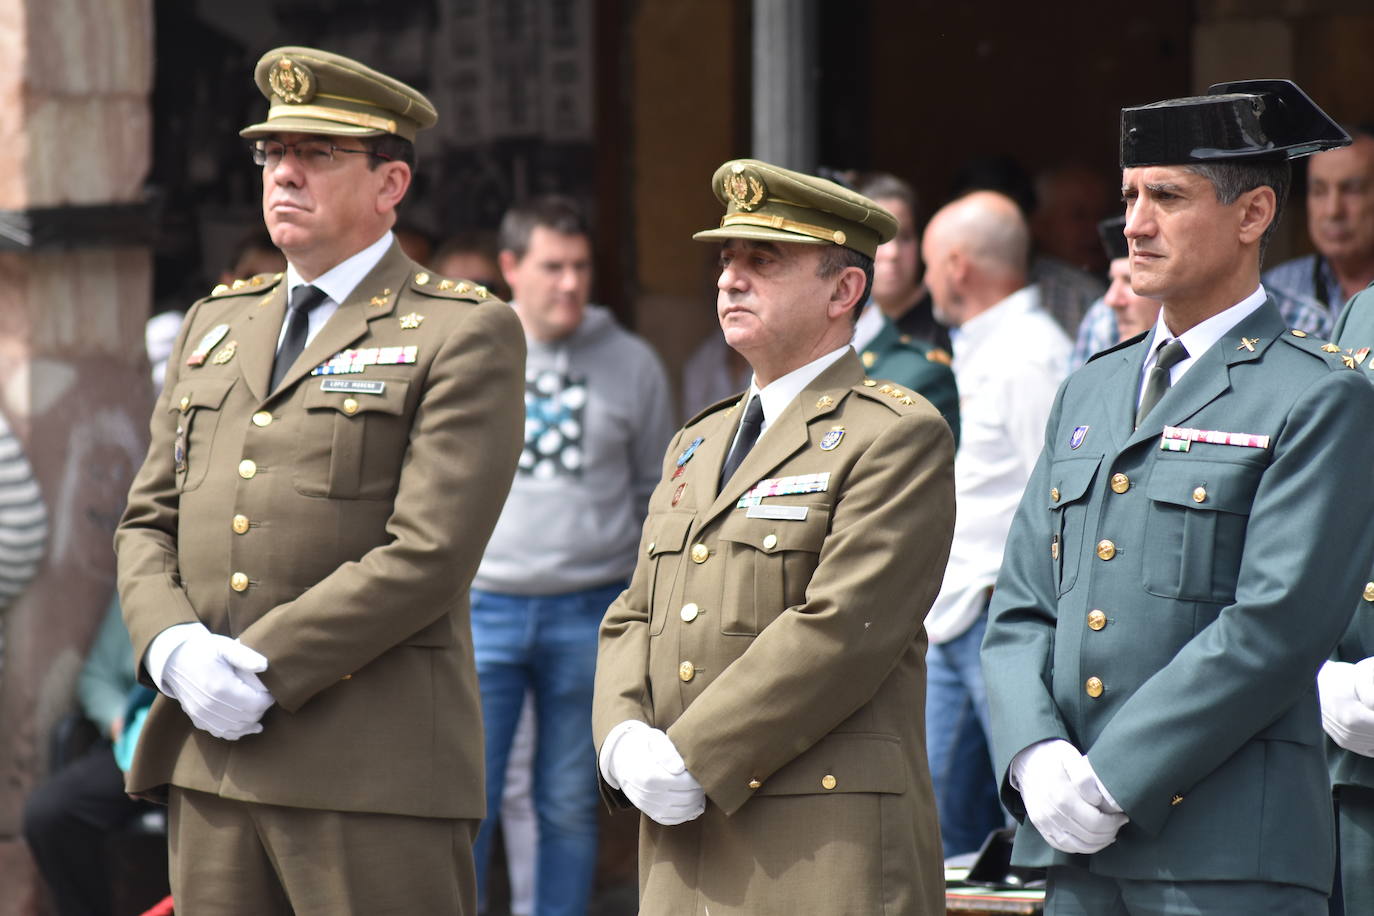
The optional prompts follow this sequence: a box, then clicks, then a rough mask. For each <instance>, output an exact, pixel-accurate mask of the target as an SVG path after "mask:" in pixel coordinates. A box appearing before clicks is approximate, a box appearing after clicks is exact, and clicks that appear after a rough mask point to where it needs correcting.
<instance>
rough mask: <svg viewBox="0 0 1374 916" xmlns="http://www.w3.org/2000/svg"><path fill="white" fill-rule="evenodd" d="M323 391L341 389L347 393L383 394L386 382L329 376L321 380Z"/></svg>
mask: <svg viewBox="0 0 1374 916" xmlns="http://www.w3.org/2000/svg"><path fill="white" fill-rule="evenodd" d="M320 390H321V391H341V392H343V393H345V394H383V393H385V392H386V382H379V381H375V380H365V379H355V378H327V379H325V380H324V381H322V382H320Z"/></svg>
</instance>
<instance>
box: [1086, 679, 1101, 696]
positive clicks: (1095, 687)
mask: <svg viewBox="0 0 1374 916" xmlns="http://www.w3.org/2000/svg"><path fill="white" fill-rule="evenodd" d="M1083 689H1084V690H1086V691H1087V692H1088V696H1090V697H1092V698H1093V699H1094V700H1095V699H1097V698H1098V697H1100V696H1102V678H1100V677H1096V676H1093V677H1090V678H1088V681H1087V683H1086V684H1084V685H1083Z"/></svg>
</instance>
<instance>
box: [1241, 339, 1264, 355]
mask: <svg viewBox="0 0 1374 916" xmlns="http://www.w3.org/2000/svg"><path fill="white" fill-rule="evenodd" d="M1257 343H1259V338H1258V337H1242V338H1241V339H1240V346H1239V347H1236V349H1237V350H1249V351H1250V352H1251V353H1254V352H1255V344H1257Z"/></svg>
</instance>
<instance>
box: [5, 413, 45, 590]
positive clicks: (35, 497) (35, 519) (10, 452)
mask: <svg viewBox="0 0 1374 916" xmlns="http://www.w3.org/2000/svg"><path fill="white" fill-rule="evenodd" d="M47 537H48V512H47V509H46V508H45V507H44V505H43V495H42V493H40V492H39V490H38V483H37V481H35V480H34V479H33V468H32V467H30V466H29V461H28V459H27V458H25V457H24V450H23V447H22V446H21V445H20V443H19V440H18V439H17V438H16V437H15V435H14V433H12V432H11V431H10V428H9V424H8V423H7V422H5V420H4V418H3V417H0V611H3V610H4V609H5V608H7V607H8V606H9V605H10V604H11V603H12V602H13V601H14V599H15V598H16V597H18V595H19V594H20V593H21V592H23V591H24V589H25V588H26V587H27V586H28V584H29V582H30V581H31V580H32V579H33V576H34V573H36V572H37V571H38V564H39V563H40V562H42V560H43V547H44V543H45V542H46V541H47Z"/></svg>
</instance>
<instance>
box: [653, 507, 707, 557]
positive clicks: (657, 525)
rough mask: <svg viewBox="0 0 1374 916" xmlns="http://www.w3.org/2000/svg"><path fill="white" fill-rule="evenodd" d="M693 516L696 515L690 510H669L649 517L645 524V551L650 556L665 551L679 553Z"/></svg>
mask: <svg viewBox="0 0 1374 916" xmlns="http://www.w3.org/2000/svg"><path fill="white" fill-rule="evenodd" d="M694 518H696V515H695V514H694V513H691V512H669V513H667V514H664V515H660V516H656V517H651V518H650V519H649V521H648V523H647V525H646V527H647V529H648V546H647V547H646V548H645V551H646V552H647V553H648V554H649V556H651V557H656V556H659V555H660V554H665V553H680V552H681V551H682V545H684V544H686V543H687V532H688V530H689V529H690V528H691V527H692V519H694Z"/></svg>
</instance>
